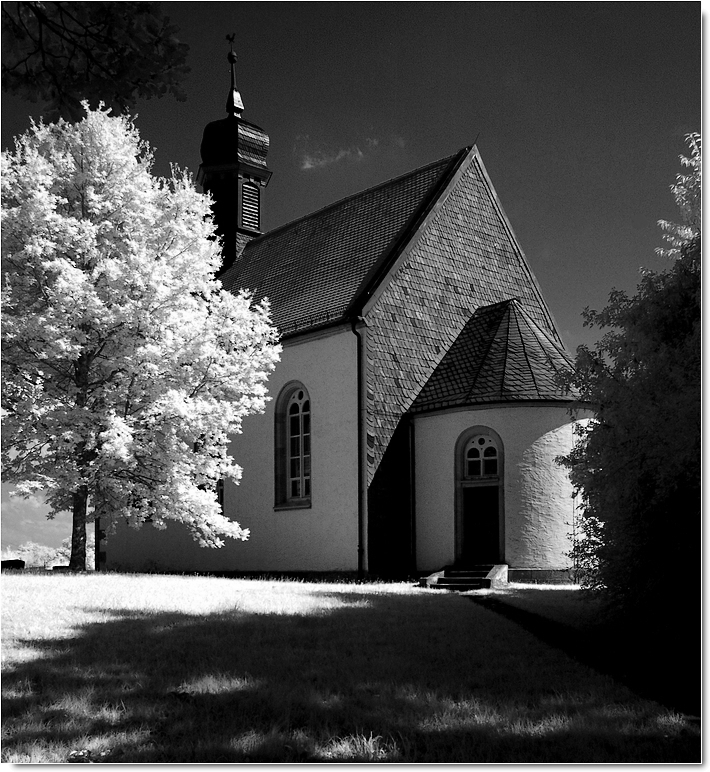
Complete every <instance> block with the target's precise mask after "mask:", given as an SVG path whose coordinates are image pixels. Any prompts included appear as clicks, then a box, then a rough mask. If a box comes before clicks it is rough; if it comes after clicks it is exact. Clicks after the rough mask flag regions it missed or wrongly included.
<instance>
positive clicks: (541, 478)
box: [414, 404, 574, 571]
mask: <svg viewBox="0 0 710 772" xmlns="http://www.w3.org/2000/svg"><path fill="white" fill-rule="evenodd" d="M478 425H482V426H486V427H488V428H490V429H493V430H494V431H495V432H496V433H497V434H498V435H499V436H500V438H501V441H502V443H503V453H504V481H503V500H504V511H505V525H504V528H505V538H504V562H506V563H508V565H509V566H510V567H511V568H544V569H563V568H566V567H568V565H569V560H568V558H567V557H566V553H568V552H569V551H570V549H571V546H572V545H571V542H570V539H569V533H570V523H571V518H572V498H571V497H572V485H571V483H570V481H569V476H568V474H567V471H566V470H565V469H564V468H563V467H560V466H559V465H558V464H556V463H555V458H556V457H557V456H560V455H564V454H566V453H568V452H569V450H570V449H571V447H572V445H573V442H574V436H573V424H572V423H571V419H570V417H569V414H568V410H567V407H566V406H564V405H560V406H533V405H529V404H527V405H510V406H507V405H506V406H503V407H493V408H484V409H470V410H454V411H451V412H448V413H444V412H442V413H432V414H429V415H420V416H416V417H415V419H414V437H415V454H416V455H415V463H416V483H415V484H416V492H417V505H416V540H417V567H418V568H419V570H421V571H429V570H431V571H435V570H438V569H440V568H442V567H443V566H444V565H447V564H450V563H452V562H453V560H454V558H455V549H456V544H455V538H456V536H455V533H456V532H455V523H456V485H457V482H456V464H455V461H456V459H455V449H456V442H457V440H458V438H459V437H460V435H461V434H462V433H463V432H464V431H466V430H467V429H469V428H470V427H472V426H478Z"/></svg>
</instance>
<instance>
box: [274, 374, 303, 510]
mask: <svg viewBox="0 0 710 772" xmlns="http://www.w3.org/2000/svg"><path fill="white" fill-rule="evenodd" d="M275 473H276V506H279V507H306V506H310V502H311V400H310V397H309V395H308V391H306V389H305V387H304V386H303V385H302V384H300V383H299V384H291V385H290V386H288V387H286V388H285V389H284V390H283V391H282V392H281V395H280V396H279V398H278V401H277V404H276V457H275Z"/></svg>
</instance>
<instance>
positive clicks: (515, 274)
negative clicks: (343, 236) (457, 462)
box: [364, 149, 562, 481]
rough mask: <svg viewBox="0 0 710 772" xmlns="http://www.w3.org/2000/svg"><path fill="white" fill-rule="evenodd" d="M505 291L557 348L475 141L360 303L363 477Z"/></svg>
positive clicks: (505, 296)
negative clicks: (468, 329)
mask: <svg viewBox="0 0 710 772" xmlns="http://www.w3.org/2000/svg"><path fill="white" fill-rule="evenodd" d="M511 298H518V299H519V303H520V306H521V307H522V308H523V309H524V311H525V313H526V314H527V316H528V317H529V318H530V319H531V320H532V321H533V322H534V323H535V324H536V325H537V327H538V328H540V329H541V330H542V331H543V332H544V333H545V334H546V335H548V336H549V338H550V339H551V340H552V341H555V342H556V343H557V344H558V345H560V346H562V343H561V340H560V337H559V333H558V332H557V329H556V326H555V323H554V320H553V318H552V315H551V313H550V311H549V309H548V307H547V304H546V303H545V300H544V298H543V296H542V292H541V291H540V288H539V286H538V285H537V282H536V280H535V277H534V276H533V274H532V271H531V270H530V266H529V265H528V263H527V260H526V259H525V255H524V254H523V252H522V250H521V248H520V245H519V244H518V242H517V240H516V238H515V235H514V233H513V231H512V228H511V226H510V223H509V222H508V220H507V218H506V216H505V213H504V212H503V209H502V206H501V204H500V201H499V200H498V197H497V196H496V194H495V190H494V188H493V185H492V183H491V181H490V179H489V178H488V175H487V173H486V170H485V167H484V166H483V162H482V160H481V158H480V156H479V154H478V152H477V151H476V150H475V149H474V150H473V151H471V153H470V154H469V155H468V157H467V160H466V161H465V162H463V163H462V164H461V165H460V167H459V168H458V170H457V172H456V173H455V174H454V175H453V177H452V179H451V183H450V185H449V186H448V187H447V189H446V192H445V193H444V194H443V195H441V196H440V198H439V200H438V201H437V204H436V206H435V207H434V208H433V209H432V211H431V214H430V215H429V216H428V217H427V219H426V222H425V224H424V226H423V227H422V228H421V229H420V230H419V231H418V232H417V234H416V237H415V238H413V239H411V241H410V244H409V246H408V247H407V250H406V251H405V252H404V253H403V254H402V259H401V260H400V261H399V263H397V264H396V265H395V266H393V268H392V269H391V270H390V273H389V277H388V279H387V281H386V282H385V283H383V285H382V290H381V292H380V294H379V295H375V296H374V297H373V302H372V304H371V307H366V309H365V313H364V316H365V318H366V321H367V357H368V361H367V372H366V378H367V400H368V409H367V444H368V450H367V459H368V478H369V480H370V481H372V480H373V478H374V475H375V473H376V471H377V468H378V466H379V463H380V461H381V459H382V457H383V456H384V453H385V451H386V449H387V447H388V445H389V442H390V439H391V437H392V436H393V434H394V432H395V429H396V427H397V425H398V424H399V421H400V420H401V419H402V417H403V416H404V415H406V414H407V411H408V410H409V409H410V407H411V406H412V403H413V402H414V400H415V399H416V397H417V396H418V395H419V393H420V392H421V390H422V389H423V388H424V386H425V385H426V383H427V382H428V381H429V379H430V377H431V375H432V373H433V372H434V370H435V368H436V367H437V365H438V364H439V363H440V361H441V360H442V358H443V357H444V356H445V354H446V352H447V351H448V350H449V349H450V348H451V347H452V346H453V345H454V343H455V341H456V339H457V338H458V336H459V334H460V333H461V331H462V330H463V328H464V327H465V326H466V323H467V322H468V321H469V319H470V318H471V317H472V316H473V315H474V313H475V312H476V310H477V309H480V308H482V307H484V306H489V305H491V304H494V303H500V302H502V301H504V300H510V299H511Z"/></svg>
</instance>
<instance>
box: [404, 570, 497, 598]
mask: <svg viewBox="0 0 710 772" xmlns="http://www.w3.org/2000/svg"><path fill="white" fill-rule="evenodd" d="M507 583H508V566H507V565H505V564H499V565H495V566H494V565H486V566H483V565H481V566H465V567H463V566H446V567H444V568H443V569H442V570H441V571H436V572H435V573H433V574H430V575H429V576H426V577H422V578H421V579H420V580H419V584H420V586H422V587H430V588H431V589H433V590H450V591H452V592H466V591H468V590H480V589H489V588H491V587H501V586H505V585H506V584H507Z"/></svg>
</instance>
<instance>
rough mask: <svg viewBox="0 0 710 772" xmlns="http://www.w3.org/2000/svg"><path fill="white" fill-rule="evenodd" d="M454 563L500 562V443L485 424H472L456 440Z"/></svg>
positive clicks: (501, 472) (501, 480)
mask: <svg viewBox="0 0 710 772" xmlns="http://www.w3.org/2000/svg"><path fill="white" fill-rule="evenodd" d="M456 478H457V479H456V549H455V560H456V564H457V565H460V566H464V567H468V566H474V565H486V564H496V563H502V562H504V560H505V556H504V554H503V553H504V548H503V544H504V522H505V521H504V517H503V512H504V507H503V480H504V472H503V442H502V440H501V438H500V436H499V435H498V434H497V433H496V432H494V431H493V430H492V429H490V428H489V427H487V426H472V427H471V428H470V429H467V430H466V431H465V432H463V433H462V434H461V435H460V436H459V438H458V441H457V443H456Z"/></svg>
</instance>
